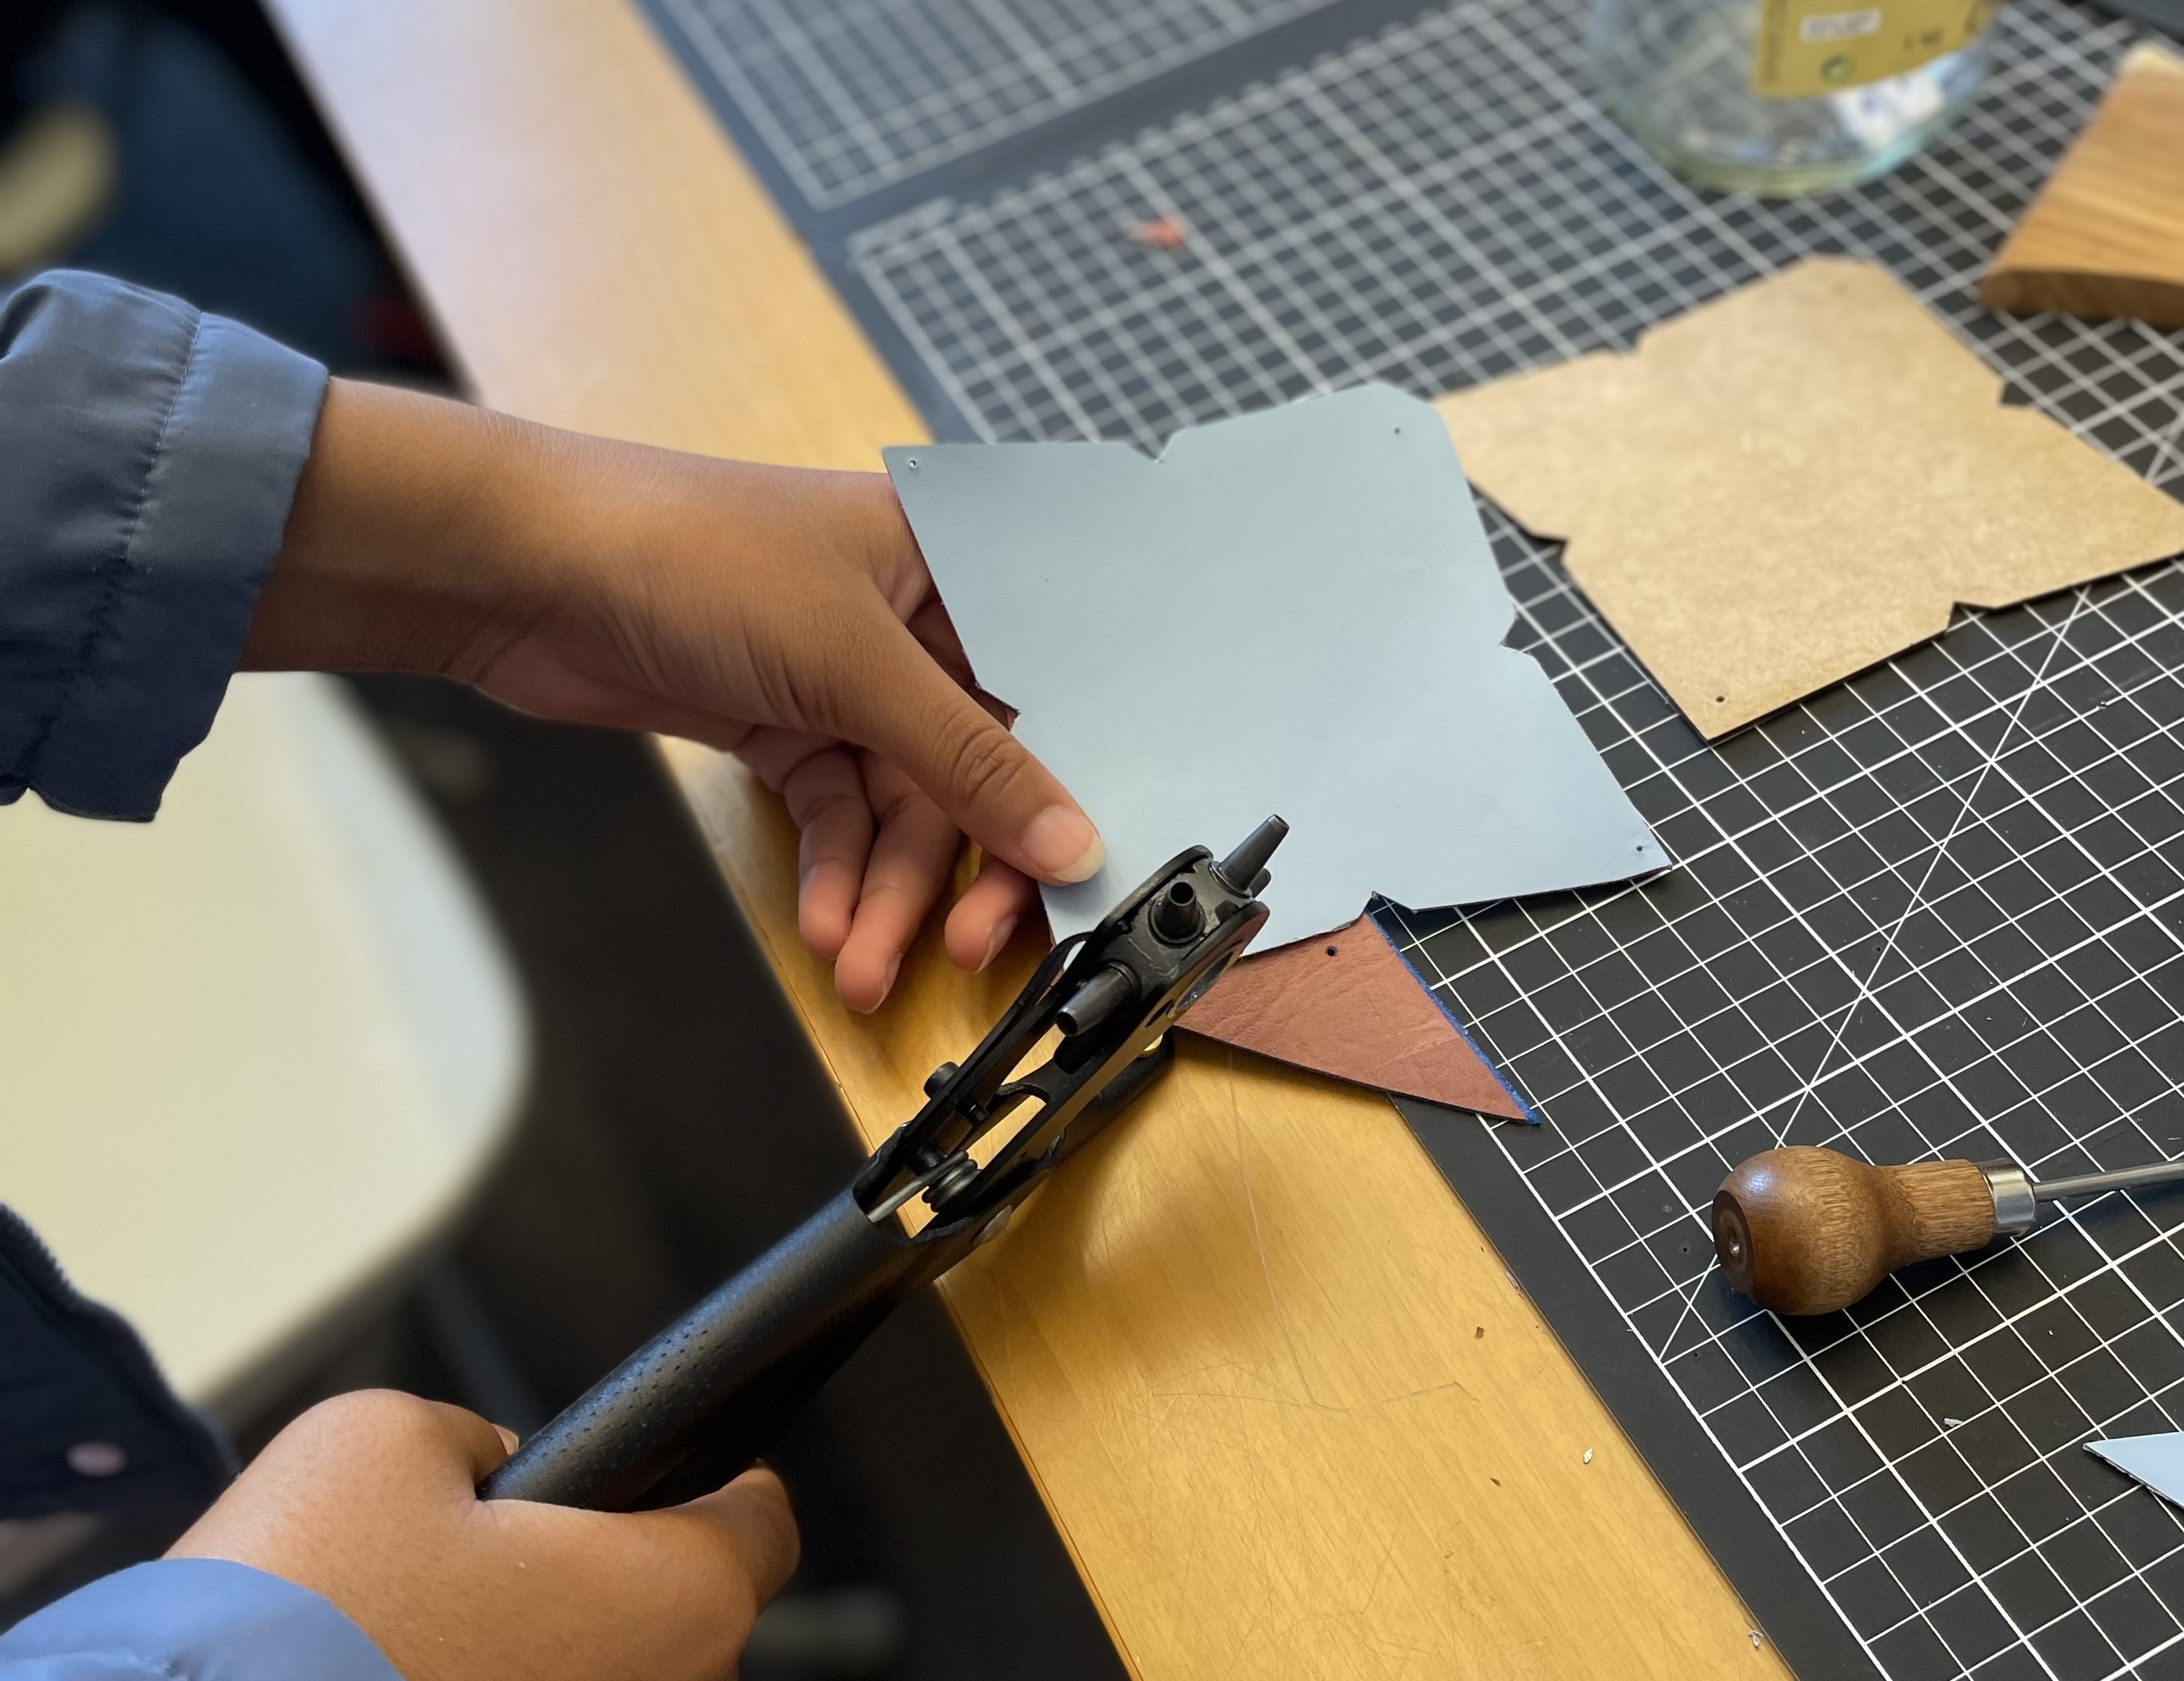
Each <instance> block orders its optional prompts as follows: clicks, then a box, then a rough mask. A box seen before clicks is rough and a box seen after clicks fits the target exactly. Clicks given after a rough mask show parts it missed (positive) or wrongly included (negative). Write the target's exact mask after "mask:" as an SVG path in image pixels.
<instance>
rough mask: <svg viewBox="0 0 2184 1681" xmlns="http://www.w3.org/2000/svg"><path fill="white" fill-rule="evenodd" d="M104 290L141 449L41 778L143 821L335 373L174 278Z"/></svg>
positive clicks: (215, 689) (213, 672) (118, 395)
mask: <svg viewBox="0 0 2184 1681" xmlns="http://www.w3.org/2000/svg"><path fill="white" fill-rule="evenodd" d="M55 278H57V279H61V280H64V281H69V280H73V281H75V282H78V283H79V284H81V282H84V281H87V280H89V279H90V278H91V277H90V276H56V277H55ZM86 290H90V288H86ZM101 294H103V295H101ZM93 298H94V299H95V301H92V304H91V310H90V312H91V313H92V314H93V315H94V316H98V317H101V318H102V319H100V320H99V321H98V325H99V326H100V327H103V328H104V329H105V330H106V332H108V333H110V334H111V335H112V337H113V338H114V341H116V342H117V344H118V345H120V346H125V348H126V354H125V355H120V356H117V357H116V358H115V368H114V372H113V374H112V376H111V377H112V380H113V384H112V386H111V387H109V393H108V394H109V399H110V404H111V406H110V407H109V409H108V410H107V412H108V414H109V416H111V417H112V419H113V421H114V425H113V433H114V435H115V436H117V437H120V436H125V435H127V434H128V433H131V432H134V433H135V434H136V442H137V443H138V444H140V445H141V449H140V450H139V451H138V452H137V453H135V455H134V456H133V459H127V460H125V459H124V458H123V457H122V456H120V454H119V453H118V452H117V453H116V454H115V455H113V456H110V457H109V461H112V462H113V463H114V465H113V466H111V467H110V468H109V471H110V472H112V473H113V474H114V477H115V478H116V479H117V480H120V481H125V482H117V483H114V485H113V487H112V488H113V490H114V493H115V494H114V500H113V501H112V502H111V503H110V504H109V506H111V507H113V508H114V515H115V517H114V538H113V540H112V542H111V544H110V545H107V546H106V548H105V553H104V556H103V558H102V564H103V567H105V568H106V569H107V571H108V577H107V579H106V581H105V585H104V589H105V594H104V600H103V603H102V604H101V605H100V606H99V607H98V609H97V612H96V613H95V615H94V616H93V617H92V623H91V626H90V629H89V634H87V636H86V639H85V640H84V642H83V643H82V645H81V647H82V652H81V656H80V658H79V659H78V661H77V662H76V665H75V671H74V673H73V674H72V675H71V676H70V679H69V680H68V682H67V685H66V687H65V689H64V690H63V692H62V694H61V695H60V698H59V704H58V707H57V708H56V709H55V710H54V711H53V713H52V715H51V719H50V722H49V723H48V724H47V728H46V730H45V733H44V738H43V740H42V741H41V742H40V743H39V744H38V745H37V747H36V753H35V757H34V758H33V759H32V761H31V764H30V766H29V771H30V775H29V778H28V781H29V785H31V787H34V788H36V790H38V792H39V794H40V795H41V796H43V797H44V799H45V801H46V802H47V804H48V805H51V806H53V807H56V808H57V809H59V810H62V811H66V812H70V813H75V814H78V815H81V816H89V817H109V818H135V819H137V820H140V821H141V820H143V819H146V818H150V817H151V816H152V815H153V813H156V812H157V811H158V810H159V796H160V794H161V792H162V791H163V790H164V788H165V787H166V785H167V781H168V779H169V778H170V777H171V776H172V775H173V774H174V771H175V765H176V764H177V763H178V762H180V761H181V757H182V756H183V755H184V754H185V753H187V752H188V751H190V749H191V748H192V747H194V746H197V745H198V742H200V741H202V740H203V739H204V736H205V732H206V731H207V730H208V729H210V728H211V727H212V719H213V714H214V712H217V711H218V710H219V708H220V701H221V699H222V698H223V696H224V695H226V692H227V680H228V678H229V676H230V675H231V673H233V671H234V669H235V666H236V662H237V659H238V658H239V657H240V655H241V652H242V639H243V637H244V635H245V634H247V633H248V630H249V628H250V619H251V615H252V613H253V612H254V611H255V610H256V607H257V603H258V593H259V587H260V586H261V585H262V584H264V582H265V575H266V573H267V572H269V571H270V569H271V567H272V565H273V558H274V556H275V555H276V553H278V551H279V550H280V547H281V535H282V533H283V531H284V530H285V528H286V527H287V520H288V508H289V505H290V503H291V501H292V500H293V498H294V496H295V491H296V481H297V479H298V477H299V476H300V474H301V473H302V472H303V467H304V460H305V458H306V457H307V456H308V455H309V453H310V447H311V436H312V433H313V431H314V430H315V427H316V426H317V422H318V413H319V405H320V402H321V401H322V399H324V397H325V394H326V369H325V368H324V367H322V366H320V365H319V364H318V363H316V362H315V361H313V360H310V359H309V357H306V356H302V355H298V354H297V353H296V352H294V351H292V350H290V349H286V348H284V347H283V346H281V345H279V344H276V343H274V342H273V341H272V340H271V339H269V338H265V337H263V336H262V335H260V334H259V333H256V332H253V331H251V329H249V328H248V327H243V326H242V325H241V324H239V323H238V322H236V321H228V320H226V319H225V318H223V317H221V316H209V315H202V314H200V313H198V311H197V310H192V309H191V308H189V307H188V306H187V304H181V303H179V302H177V301H176V300H175V299H170V298H163V297H160V296H159V294H157V293H145V292H142V291H139V290H137V289H136V288H123V287H120V286H118V285H117V284H116V283H115V282H110V281H109V282H103V284H101V285H99V286H98V287H97V292H96V293H94V294H93Z"/></svg>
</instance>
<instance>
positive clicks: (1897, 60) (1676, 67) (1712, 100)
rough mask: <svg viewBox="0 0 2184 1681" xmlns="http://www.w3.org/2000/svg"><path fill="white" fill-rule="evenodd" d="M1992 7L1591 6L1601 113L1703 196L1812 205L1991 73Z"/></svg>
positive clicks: (1824, 3)
mask: <svg viewBox="0 0 2184 1681" xmlns="http://www.w3.org/2000/svg"><path fill="white" fill-rule="evenodd" d="M1996 4H1997V0H1867V3H1864V4H1860V3H1858V0H1593V7H1592V29H1591V40H1590V42H1589V43H1588V44H1589V47H1590V52H1591V60H1592V75H1593V84H1594V90H1595V92H1596V93H1597V95H1598V96H1599V98H1600V101H1601V103H1602V105H1603V106H1604V107H1605V108H1606V109H1607V112H1608V114H1610V115H1611V116H1613V118H1614V119H1615V120H1616V121H1618V122H1619V123H1620V124H1622V125H1623V126H1624V128H1626V129H1628V130H1629V131H1630V133H1631V134H1632V135H1633V136H1634V137H1635V138H1636V139H1637V141H1638V142H1639V143H1640V144H1641V145H1642V146H1643V147H1645V148H1646V150H1647V151H1648V152H1651V153H1652V154H1653V155H1654V156H1655V157H1657V158H1658V159H1660V160H1661V161H1662V162H1663V163H1664V164H1666V165H1668V166H1669V168H1670V169H1672V170H1675V171H1676V173H1677V174H1679V175H1680V176H1685V177H1687V178H1688V179H1690V180H1692V181H1696V182H1700V183H1701V184H1702V185H1704V186H1707V187H1722V188H1725V189H1728V190H1730V191H1745V192H1752V193H1768V194H1788V193H1811V192H1814V191H1817V190H1819V189H1820V188H1822V187H1841V186H1844V185H1846V184H1847V183H1848V182H1853V181H1864V180H1865V179H1866V178H1867V177H1868V176H1876V175H1879V174H1880V173H1881V172H1882V171H1883V170H1890V169H1893V168H1894V167H1895V166H1896V165H1897V164H1899V163H1901V162H1903V159H1906V158H1908V157H1909V156H1910V155H1911V154H1913V153H1914V152H1915V151H1917V150H1918V149H1919V147H1921V146H1923V145H1925V142H1927V140H1928V139H1929V138H1930V137H1932V136H1933V135H1934V134H1935V133H1936V131H1938V130H1940V129H1941V128H1942V126H1944V125H1945V124H1947V122H1948V120H1949V119H1950V118H1951V117H1953V116H1954V115H1955V114H1956V113H1957V111H1958V108H1959V107H1961V106H1962V105H1963V104H1964V101H1965V100H1966V99H1967V98H1970V95H1971V93H1972V91H1973V89H1975V87H1978V86H1979V83H1980V80H1981V77H1982V76H1984V75H1986V67H1987V59H1988V52H1989V47H1990V40H1989V31H1988V27H1987V26H1988V25H1989V24H1990V23H1991V22H1992V20H1993V16H1994V10H1995V6H1996Z"/></svg>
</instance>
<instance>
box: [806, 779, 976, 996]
mask: <svg viewBox="0 0 2184 1681" xmlns="http://www.w3.org/2000/svg"><path fill="white" fill-rule="evenodd" d="M865 776H866V792H867V793H868V795H869V796H870V797H871V800H872V808H873V810H874V811H875V812H876V813H877V814H878V817H879V833H878V835H877V836H876V837H875V838H874V839H873V841H872V857H871V858H870V859H869V860H868V861H867V862H866V865H865V880H864V887H863V890H862V891H861V893H860V894H859V895H858V897H857V909H856V915H855V920H854V921H853V922H852V923H851V924H850V937H849V938H848V939H847V940H846V941H844V942H843V945H842V949H841V951H840V952H839V953H838V955H837V956H836V958H835V959H834V991H835V992H836V993H837V995H838V996H839V997H840V998H841V1000H842V1002H844V1003H845V1004H847V1005H848V1006H849V1007H850V1008H851V1009H853V1010H861V1011H871V1010H876V1009H877V1008H879V1007H880V1005H881V1004H882V1003H883V1002H886V999H887V995H888V993H889V991H890V990H892V989H893V987H894V978H895V974H896V972H897V971H898V970H899V969H900V968H901V967H902V954H903V953H904V952H905V951H907V950H908V949H909V947H910V942H911V941H912V940H913V939H915V938H916V937H917V930H918V928H919V925H920V924H922V923H923V922H924V920H925V917H926V913H927V912H928V911H930V910H931V909H932V908H933V904H934V902H936V901H937V900H938V899H939V897H940V895H941V892H942V891H943V890H944V888H945V887H946V886H947V885H948V878H949V875H950V872H951V871H952V870H953V869H954V868H955V863H956V846H957V845H958V842H959V838H960V837H959V836H958V835H957V834H956V825H955V824H952V823H950V821H949V820H948V818H947V816H946V814H945V813H943V812H942V811H941V810H940V808H939V807H938V806H935V805H934V804H933V801H930V800H928V799H927V798H926V797H925V796H924V795H923V794H922V792H921V791H920V790H918V789H917V787H916V786H915V785H913V784H912V783H911V781H910V779H908V778H907V777H905V776H904V775H903V774H902V773H900V771H897V770H895V769H894V768H892V767H890V766H889V765H886V764H884V763H883V762H880V761H878V760H876V759H873V758H872V757H870V756H869V755H868V756H866V767H865Z"/></svg>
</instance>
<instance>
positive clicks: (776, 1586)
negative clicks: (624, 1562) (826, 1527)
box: [677, 1465, 803, 1607]
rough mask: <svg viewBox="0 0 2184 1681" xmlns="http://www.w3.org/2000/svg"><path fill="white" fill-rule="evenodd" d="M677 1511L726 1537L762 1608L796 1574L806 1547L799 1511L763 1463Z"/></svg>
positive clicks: (757, 1603)
mask: <svg viewBox="0 0 2184 1681" xmlns="http://www.w3.org/2000/svg"><path fill="white" fill-rule="evenodd" d="M677 1511H682V1512H687V1513H688V1514H689V1515H690V1516H694V1517H702V1518H704V1519H705V1521H706V1522H708V1523H710V1524H712V1525H713V1526H714V1527H716V1529H718V1530H719V1531H720V1532H721V1534H722V1535H724V1536H725V1537H726V1538H727V1542H728V1546H729V1550H731V1551H732V1552H733V1553H734V1555H735V1556H736V1559H737V1561H738V1562H739V1563H740V1564H741V1565H742V1566H743V1569H744V1576H745V1578H747V1579H748V1580H749V1583H750V1584H751V1592H752V1593H753V1594H755V1596H756V1597H755V1600H754V1601H753V1603H754V1605H755V1606H760V1607H763V1606H765V1605H766V1601H767V1600H771V1599H772V1597H773V1596H774V1595H775V1594H777V1593H779V1592H780V1591H781V1590H782V1588H783V1585H784V1584H785V1583H787V1582H788V1578H789V1577H790V1576H791V1575H793V1574H794V1572H795V1569H796V1560H797V1556H798V1555H799V1553H800V1552H801V1551H802V1547H803V1544H802V1542H801V1540H800V1539H799V1537H798V1535H797V1533H796V1517H795V1514H794V1513H793V1512H791V1511H789V1509H788V1490H787V1489H785V1488H783V1487H782V1486H781V1479H780V1478H779V1477H777V1476H775V1475H774V1474H773V1472H772V1471H770V1470H769V1469H767V1468H766V1466H762V1465H755V1466H752V1467H751V1468H750V1469H749V1471H746V1472H744V1474H743V1475H742V1476H740V1477H737V1478H736V1480H735V1481H734V1482H733V1483H729V1484H728V1485H727V1488H719V1489H716V1490H715V1491H714V1492H713V1493H712V1494H705V1495H701V1496H699V1498H698V1499H694V1500H691V1501H689V1502H688V1503H687V1504H685V1505H682V1506H680V1507H677Z"/></svg>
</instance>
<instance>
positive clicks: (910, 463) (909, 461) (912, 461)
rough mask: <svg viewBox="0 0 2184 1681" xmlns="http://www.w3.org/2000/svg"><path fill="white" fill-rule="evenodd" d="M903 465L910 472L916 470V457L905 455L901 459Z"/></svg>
mask: <svg viewBox="0 0 2184 1681" xmlns="http://www.w3.org/2000/svg"><path fill="white" fill-rule="evenodd" d="M903 465H904V466H906V467H908V468H909V469H910V470H911V472H917V456H915V455H911V456H908V457H906V458H905V460H904V461H903Z"/></svg>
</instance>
